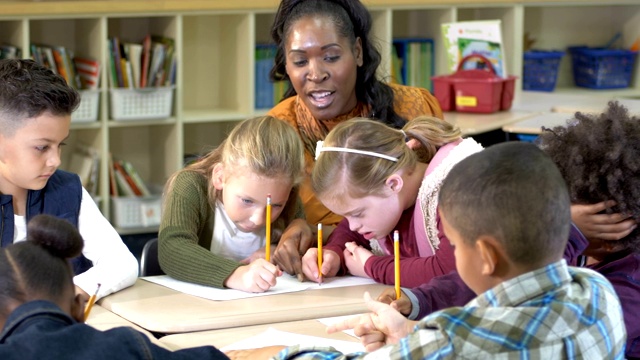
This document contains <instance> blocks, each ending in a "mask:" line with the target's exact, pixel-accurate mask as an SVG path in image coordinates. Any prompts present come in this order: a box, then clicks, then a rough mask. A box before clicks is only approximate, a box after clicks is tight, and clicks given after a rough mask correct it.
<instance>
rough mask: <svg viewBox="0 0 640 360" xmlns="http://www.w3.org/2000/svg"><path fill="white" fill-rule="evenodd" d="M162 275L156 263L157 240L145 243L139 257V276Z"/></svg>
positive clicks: (162, 272) (157, 262)
mask: <svg viewBox="0 0 640 360" xmlns="http://www.w3.org/2000/svg"><path fill="white" fill-rule="evenodd" d="M154 275H164V271H162V269H161V268H160V262H159V261H158V238H153V239H151V240H149V241H147V242H146V243H145V244H144V247H143V248H142V255H141V256H140V276H154Z"/></svg>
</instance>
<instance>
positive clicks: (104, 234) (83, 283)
mask: <svg viewBox="0 0 640 360" xmlns="http://www.w3.org/2000/svg"><path fill="white" fill-rule="evenodd" d="M78 231H79V232H80V235H82V238H83V239H84V248H83V249H82V254H83V255H84V256H85V257H86V258H87V259H89V260H90V261H91V262H92V263H93V267H91V268H90V269H89V270H87V271H85V272H84V273H82V274H79V275H76V276H75V277H74V278H73V282H74V283H75V284H76V286H77V287H79V288H80V289H82V290H83V291H84V292H85V293H87V294H93V293H94V292H95V290H96V286H97V284H98V283H100V284H102V285H101V286H100V292H99V293H98V295H97V298H98V299H99V298H102V297H104V296H107V295H109V294H111V293H113V292H116V291H119V290H121V289H124V288H126V287H128V286H131V285H133V283H134V282H135V281H136V278H137V277H138V261H137V260H136V258H135V257H134V256H133V254H131V252H130V251H129V249H128V248H127V246H126V245H125V244H124V243H123V242H122V239H121V238H120V235H118V233H117V232H116V230H115V229H114V228H113V226H112V225H111V224H110V223H109V221H107V219H106V218H105V217H104V216H103V215H102V213H101V212H100V209H98V206H97V205H96V203H95V202H94V201H93V199H92V198H91V195H89V193H88V192H87V191H86V190H85V189H84V188H83V189H82V202H81V204H80V216H79V218H78Z"/></svg>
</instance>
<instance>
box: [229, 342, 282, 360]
mask: <svg viewBox="0 0 640 360" xmlns="http://www.w3.org/2000/svg"><path fill="white" fill-rule="evenodd" d="M285 347H286V346H282V345H276V346H267V347H263V348H258V349H247V350H230V351H227V352H226V353H224V354H225V355H227V356H228V357H229V358H230V359H232V360H244V359H251V360H253V359H269V358H272V357H274V356H276V355H277V354H278V353H279V352H280V351H281V350H282V349H284V348H285Z"/></svg>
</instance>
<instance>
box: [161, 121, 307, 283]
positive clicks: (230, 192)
mask: <svg viewBox="0 0 640 360" xmlns="http://www.w3.org/2000/svg"><path fill="white" fill-rule="evenodd" d="M303 169H304V155H303V147H302V142H301V141H300V138H299V137H298V136H297V134H296V132H295V130H294V129H293V128H292V127H291V126H289V125H288V124H286V123H284V122H282V121H280V120H278V119H276V118H273V117H271V116H263V117H256V118H252V119H248V120H245V121H243V122H241V123H240V124H238V125H237V126H236V127H235V128H234V129H233V130H232V131H231V133H230V134H229V136H228V137H227V138H226V139H225V141H224V142H223V143H222V144H221V145H220V146H219V147H218V148H216V149H214V150H213V151H211V152H209V153H208V154H207V155H205V156H204V157H202V158H201V159H199V160H198V161H196V162H195V163H193V164H191V165H189V166H187V167H186V168H184V169H182V170H180V171H178V172H177V173H175V174H174V175H172V176H171V178H170V179H169V180H168V181H167V185H166V187H165V192H164V206H163V213H162V221H161V224H160V231H159V234H158V242H159V244H158V245H159V248H158V252H159V253H158V257H159V261H160V266H161V267H162V270H163V271H164V272H165V273H167V274H168V275H170V276H171V277H174V278H176V279H178V280H182V281H187V282H192V283H196V284H200V285H206V286H212V287H217V288H224V287H227V288H232V289H238V290H243V291H248V292H263V291H266V290H268V289H269V288H270V287H272V286H274V285H275V284H276V278H277V277H278V276H280V275H281V274H282V272H281V270H279V268H278V267H277V266H276V265H279V262H281V261H284V260H282V259H290V258H296V257H299V255H298V254H297V253H296V254H295V256H290V254H287V251H289V249H291V251H295V252H297V251H298V250H297V249H298V246H297V245H295V246H292V247H287V246H281V245H282V244H279V246H278V248H277V249H276V251H275V253H274V254H273V255H274V256H273V259H274V262H275V264H273V263H270V262H267V261H266V260H265V259H264V258H265V240H266V233H265V226H266V221H265V220H266V202H267V196H268V195H270V196H271V199H272V213H271V221H272V222H273V227H272V228H273V234H274V236H272V239H273V241H274V242H276V241H278V238H279V239H280V242H281V243H282V242H284V243H287V242H300V241H306V242H310V241H311V230H310V228H309V226H308V225H307V224H306V221H305V220H304V212H303V209H302V205H301V203H300V202H299V201H298V185H299V183H300V181H301V179H302V174H303ZM280 235H281V236H280ZM301 239H302V240H301Z"/></svg>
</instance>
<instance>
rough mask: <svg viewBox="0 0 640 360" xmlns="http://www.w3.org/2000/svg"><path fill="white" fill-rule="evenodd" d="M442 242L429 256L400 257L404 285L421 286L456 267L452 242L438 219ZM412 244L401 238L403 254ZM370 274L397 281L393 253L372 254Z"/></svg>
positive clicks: (366, 266) (383, 279)
mask: <svg viewBox="0 0 640 360" xmlns="http://www.w3.org/2000/svg"><path fill="white" fill-rule="evenodd" d="M438 229H439V235H438V237H439V239H440V244H439V247H438V249H437V250H436V252H435V254H434V255H432V256H429V257H402V258H401V259H400V283H401V284H402V286H404V287H414V286H419V285H420V284H424V283H426V282H429V280H431V279H432V278H434V277H436V276H441V275H445V274H448V273H450V272H451V271H453V270H454V269H455V257H454V255H453V248H452V247H451V243H449V240H448V239H447V238H446V236H444V232H443V231H442V225H441V224H440V221H438ZM411 246H412V245H411V244H408V243H403V242H402V239H401V240H400V247H401V256H403V255H402V254H403V253H404V254H406V253H407V252H409V251H410V250H409V248H411ZM365 271H366V273H367V275H368V276H370V277H371V278H372V279H374V280H376V281H377V282H380V283H383V284H389V285H391V284H394V283H395V276H394V275H395V268H394V258H393V255H386V256H372V257H371V258H369V259H368V260H367V262H366V264H365Z"/></svg>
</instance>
